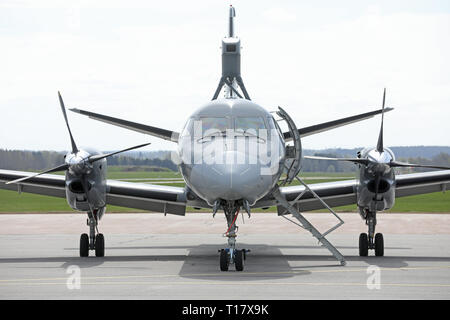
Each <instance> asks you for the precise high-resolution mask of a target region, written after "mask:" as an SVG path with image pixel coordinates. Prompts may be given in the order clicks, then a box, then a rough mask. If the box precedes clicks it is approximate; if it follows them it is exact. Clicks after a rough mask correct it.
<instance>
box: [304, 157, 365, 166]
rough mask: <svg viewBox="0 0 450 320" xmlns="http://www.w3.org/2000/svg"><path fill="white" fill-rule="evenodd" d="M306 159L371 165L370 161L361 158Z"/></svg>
mask: <svg viewBox="0 0 450 320" xmlns="http://www.w3.org/2000/svg"><path fill="white" fill-rule="evenodd" d="M303 158H305V159H311V160H331V161H350V162H353V163H357V164H364V165H367V164H369V160H368V159H361V158H328V157H316V156H304V157H303Z"/></svg>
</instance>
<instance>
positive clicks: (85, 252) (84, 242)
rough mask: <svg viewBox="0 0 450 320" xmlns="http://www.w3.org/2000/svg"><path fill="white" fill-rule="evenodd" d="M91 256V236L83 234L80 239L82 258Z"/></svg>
mask: <svg viewBox="0 0 450 320" xmlns="http://www.w3.org/2000/svg"><path fill="white" fill-rule="evenodd" d="M87 256H89V236H88V235H87V234H86V233H83V234H82V235H81V237H80V257H87Z"/></svg>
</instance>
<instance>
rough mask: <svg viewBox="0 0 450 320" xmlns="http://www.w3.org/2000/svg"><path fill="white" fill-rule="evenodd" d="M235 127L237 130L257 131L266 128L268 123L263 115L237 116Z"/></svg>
mask: <svg viewBox="0 0 450 320" xmlns="http://www.w3.org/2000/svg"><path fill="white" fill-rule="evenodd" d="M234 129H235V130H236V131H237V132H247V131H253V132H254V133H257V132H258V131H259V130H261V129H266V124H265V123H264V119H263V118H261V117H237V118H235V119H234Z"/></svg>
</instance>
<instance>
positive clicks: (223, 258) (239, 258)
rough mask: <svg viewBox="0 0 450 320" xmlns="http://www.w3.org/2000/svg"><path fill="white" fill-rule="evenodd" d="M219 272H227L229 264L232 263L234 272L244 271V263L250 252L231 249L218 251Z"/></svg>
mask: <svg viewBox="0 0 450 320" xmlns="http://www.w3.org/2000/svg"><path fill="white" fill-rule="evenodd" d="M219 252H220V271H228V269H229V267H230V264H233V263H234V267H235V269H236V271H243V270H244V261H245V259H246V258H247V252H250V250H247V249H242V250H236V249H232V248H227V249H220V250H219Z"/></svg>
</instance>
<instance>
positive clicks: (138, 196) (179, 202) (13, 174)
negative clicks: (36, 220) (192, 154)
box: [0, 170, 201, 215]
mask: <svg viewBox="0 0 450 320" xmlns="http://www.w3.org/2000/svg"><path fill="white" fill-rule="evenodd" d="M29 174H30V173H29V172H23V171H12V170H0V189H7V190H15V191H19V192H27V193H34V194H41V195H46V196H53V197H59V198H65V197H66V188H65V178H64V176H59V175H54V174H43V175H41V176H37V177H33V178H30V179H28V180H26V181H25V182H23V183H19V184H6V182H8V181H12V180H16V179H20V178H22V177H26V176H29ZM106 203H107V204H109V205H116V206H122V207H128V208H134V209H142V210H148V211H155V212H164V213H170V214H177V215H184V214H185V212H186V204H187V201H186V191H185V189H184V188H180V187H172V186H160V185H151V184H145V183H133V182H124V181H116V180H108V181H107V194H106ZM198 205H199V206H201V203H199V204H198Z"/></svg>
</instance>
